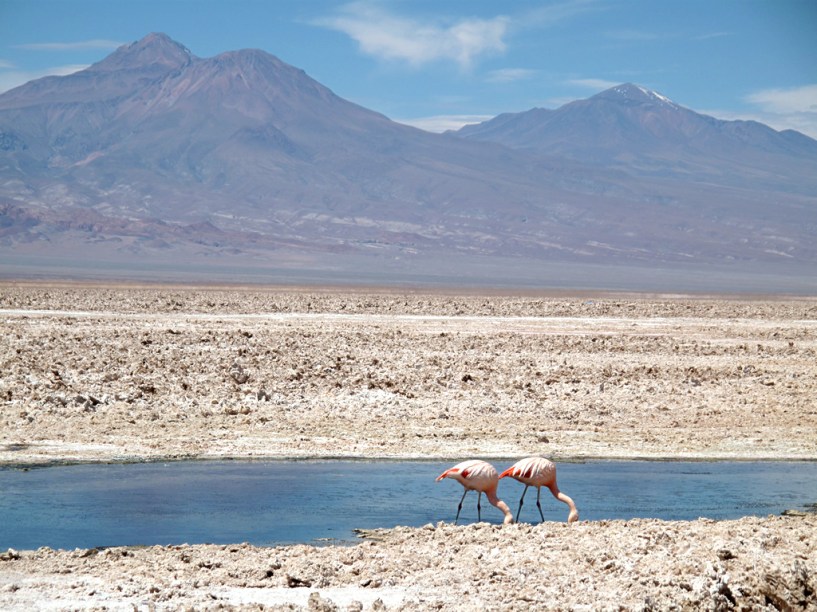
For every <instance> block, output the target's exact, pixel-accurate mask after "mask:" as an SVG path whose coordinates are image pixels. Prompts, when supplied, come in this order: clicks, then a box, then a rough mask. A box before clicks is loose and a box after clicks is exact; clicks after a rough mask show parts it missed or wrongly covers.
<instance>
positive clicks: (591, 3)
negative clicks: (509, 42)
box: [517, 0, 609, 28]
mask: <svg viewBox="0 0 817 612" xmlns="http://www.w3.org/2000/svg"><path fill="white" fill-rule="evenodd" d="M608 8H609V3H605V2H603V1H602V0H564V1H563V2H553V3H548V4H545V5H544V6H540V7H537V8H534V9H530V10H528V11H526V12H524V13H522V14H521V16H520V18H519V19H517V21H518V22H519V26H520V27H535V28H539V27H542V26H551V25H555V24H557V23H560V22H563V21H566V20H568V19H571V18H573V17H575V16H577V15H582V14H584V13H587V12H589V11H599V10H606V9H608Z"/></svg>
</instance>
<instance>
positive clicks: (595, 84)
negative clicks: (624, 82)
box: [567, 79, 621, 91]
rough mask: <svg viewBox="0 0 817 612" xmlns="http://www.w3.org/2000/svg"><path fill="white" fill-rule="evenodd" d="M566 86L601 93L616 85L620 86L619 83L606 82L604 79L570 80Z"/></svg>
mask: <svg viewBox="0 0 817 612" xmlns="http://www.w3.org/2000/svg"><path fill="white" fill-rule="evenodd" d="M567 84H568V85H576V86H577V87H583V88H585V89H592V90H593V91H603V90H605V89H610V88H611V87H615V86H616V85H621V82H620V81H608V80H606V79H570V80H568V81H567Z"/></svg>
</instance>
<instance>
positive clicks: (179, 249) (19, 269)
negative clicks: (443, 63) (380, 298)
mask: <svg viewBox="0 0 817 612" xmlns="http://www.w3.org/2000/svg"><path fill="white" fill-rule="evenodd" d="M815 228H817V142H815V141H813V140H811V139H809V138H807V137H805V136H803V135H802V134H798V133H796V132H790V131H789V132H776V131H774V130H772V129H771V128H768V127H766V126H763V125H761V124H757V123H751V122H726V121H719V120H717V119H714V118H711V117H706V116H704V115H699V114H697V113H694V112H693V111H690V110H688V109H683V108H682V107H680V106H678V105H676V104H674V103H672V102H671V101H669V100H667V99H666V98H664V97H663V96H661V95H659V94H656V93H654V92H650V91H648V90H645V89H643V88H640V87H638V86H636V85H630V84H627V85H622V86H620V87H616V88H613V89H611V90H608V91H606V92H603V93H601V94H598V95H597V96H594V97H592V98H590V99H588V100H579V101H576V102H573V103H571V104H568V105H565V106H564V107H562V108H560V109H557V110H545V109H534V110H531V111H528V112H526V113H518V114H507V115H501V116H499V117H497V118H495V119H492V120H491V121H488V122H486V123H483V124H480V125H477V126H468V127H466V128H463V129H462V130H460V131H459V132H458V133H456V134H431V133H427V132H423V131H421V130H417V129H414V128H411V127H408V126H405V125H401V124H398V123H395V122H393V121H391V120H389V119H388V118H386V117H384V116H383V115H381V114H379V113H376V112H374V111H370V110H368V109H365V108H362V107H360V106H358V105H355V104H353V103H351V102H348V101H346V100H344V99H342V98H340V97H338V96H337V95H335V94H334V93H333V92H332V91H330V90H329V89H327V88H326V87H324V86H323V85H321V84H320V83H318V82H316V81H315V80H313V79H311V78H310V77H309V76H307V75H306V74H305V73H304V72H303V71H302V70H299V69H297V68H294V67H292V66H289V65H288V64H286V63H284V62H282V61H281V60H279V59H278V58H276V57H274V56H272V55H269V54H268V53H265V52H263V51H259V50H242V51H231V52H227V53H223V54H220V55H218V56H216V57H212V58H198V57H196V56H194V55H192V54H191V53H190V51H189V50H187V49H186V48H185V47H184V46H183V45H181V44H179V43H177V42H175V41H173V40H171V39H170V38H169V37H167V36H166V35H164V34H150V35H148V36H146V37H145V38H143V39H142V40H140V41H137V42H135V43H133V44H130V45H125V46H123V47H121V48H120V49H118V50H116V51H115V52H114V53H112V54H111V55H110V56H108V57H107V58H105V59H103V60H102V61H101V62H99V63H97V64H94V65H93V66H91V67H89V68H88V69H86V70H83V71H80V72H77V73H75V74H72V75H69V76H64V77H46V78H43V79H39V80H36V81H32V82H30V83H27V84H25V85H23V86H21V87H18V88H16V89H14V90H11V91H9V92H6V93H5V94H2V95H0V274H2V275H6V276H9V275H15V274H34V275H38V274H56V275H80V276H82V275H91V276H94V275H101V276H121V277H125V278H130V277H134V276H138V277H141V278H151V277H153V276H161V275H164V276H173V277H174V278H189V277H192V276H191V275H193V276H195V275H196V274H198V275H199V276H200V277H204V278H213V279H216V278H222V279H225V278H226V279H231V278H232V279H238V278H239V277H241V275H242V274H243V275H244V277H246V278H247V279H250V278H252V279H255V280H265V279H266V280H269V279H274V278H275V277H276V275H277V277H286V279H288V280H290V281H293V280H294V281H297V280H298V279H299V278H308V277H309V278H313V279H315V280H316V281H320V282H323V281H325V280H328V281H332V280H336V281H340V280H344V281H346V282H377V283H390V284H393V283H401V282H421V283H424V282H439V283H460V284H462V283H465V284H469V283H481V284H503V285H515V284H516V285H535V286H540V285H548V284H550V285H554V284H555V285H561V286H574V287H575V286H583V287H602V288H615V287H619V286H620V287H632V286H634V284H638V285H644V286H643V287H642V288H648V286H650V283H652V286H658V285H666V286H667V287H666V288H672V287H674V286H676V285H674V284H673V283H676V284H677V283H687V284H688V285H689V286H690V287H692V288H694V285H695V279H696V278H700V275H701V273H704V275H708V278H716V277H717V278H719V279H722V278H723V275H724V274H726V275H727V277H728V276H730V275H732V276H733V278H734V279H743V278H745V279H746V281H745V283H744V284H745V285H746V287H748V286H749V285H753V284H759V285H761V286H768V285H766V281H765V280H764V281H762V282H757V279H760V278H761V277H762V278H764V279H767V280H768V279H783V278H785V279H788V280H786V282H783V283H782V284H781V283H778V284H779V285H780V287H778V289H776V290H784V289H785V287H787V286H790V287H791V288H793V290H797V291H801V290H803V287H810V286H811V285H810V283H813V282H814V279H813V278H812V277H811V275H810V274H809V270H814V269H817V241H815V240H814V236H815ZM614 269H615V270H618V272H615V271H614ZM237 270H243V272H236V271H237ZM662 270H675V271H676V272H675V273H673V274H674V276H673V274H670V275H669V276H667V275H664V274H663V273H662V272H661V271H662ZM715 270H717V273H716V272H714V271H715ZM707 271H708V272H707ZM763 271H766V272H767V276H762V275H760V274H761V272H763ZM781 271H782V272H781ZM759 275H760V276H759ZM673 278H676V279H678V280H677V282H676V281H673V280H672V279H673ZM615 279H619V280H615ZM650 279H653V280H652V281H650ZM655 279H657V281H656V280H655ZM684 279H686V280H684ZM752 279H755V280H752ZM656 282H657V283H658V285H656ZM707 282H709V281H707ZM735 282H738V281H735ZM740 282H744V281H740ZM689 283H691V284H689ZM720 283H721V281H720V280H718V281H717V282H714V284H713V283H712V282H709V284H710V285H713V286H721V284H720ZM746 283H748V284H746ZM786 283H788V285H786ZM704 284H706V283H704ZM733 284H734V283H733ZM738 284H739V283H738ZM701 286H702V285H701ZM814 286H815V287H817V284H815V285H814ZM736 287H737V285H736ZM738 288H739V287H738ZM756 288H757V287H752V289H753V290H754V289H756Z"/></svg>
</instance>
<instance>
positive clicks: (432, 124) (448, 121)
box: [395, 115, 493, 133]
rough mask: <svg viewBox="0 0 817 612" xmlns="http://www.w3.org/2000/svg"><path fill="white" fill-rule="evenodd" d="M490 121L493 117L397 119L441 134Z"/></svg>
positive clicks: (467, 116) (438, 116) (444, 116)
mask: <svg viewBox="0 0 817 612" xmlns="http://www.w3.org/2000/svg"><path fill="white" fill-rule="evenodd" d="M488 119H493V115H435V116H433V117H419V118H417V119H395V121H396V122H398V123H402V124H404V125H410V126H412V127H416V128H419V129H421V130H425V131H426V132H437V133H441V132H445V131H446V130H458V129H460V128H461V127H462V126H464V125H470V124H472V123H482V122H483V121H487V120H488Z"/></svg>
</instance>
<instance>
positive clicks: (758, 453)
mask: <svg viewBox="0 0 817 612" xmlns="http://www.w3.org/2000/svg"><path fill="white" fill-rule="evenodd" d="M0 321H1V322H2V323H0V325H2V330H0V331H2V334H0V368H1V370H0V371H2V373H3V374H2V377H0V462H1V463H2V464H5V465H29V466H30V465H34V464H50V463H54V462H65V461H131V460H151V459H168V458H188V457H191V458H193V457H195V458H208V457H213V458H215V457H246V458H250V457H253V458H258V457H367V458H378V457H388V458H412V457H440V458H448V459H451V460H452V461H454V460H460V459H465V458H470V457H480V458H488V459H490V458H491V457H513V456H520V457H522V456H527V455H531V454H537V455H544V456H548V457H551V458H553V459H555V460H557V461H558V460H559V459H566V458H581V457H601V458H633V457H643V458H668V459H690V458H708V459H726V458H728V459H789V460H791V459H802V460H817V401H815V399H814V398H815V397H817V388H816V387H817V300H814V299H727V298H722V297H720V298H719V297H696V298H691V297H684V296H632V295H590V294H585V295H578V296H568V295H555V294H547V295H546V294H541V295H536V294H527V295H516V296H512V295H500V294H493V295H479V294H476V293H471V294H466V295H453V294H451V295H448V294H445V293H443V292H439V291H437V292H422V291H409V290H394V291H385V290H351V289H342V290H330V289H325V290H321V289H317V288H310V289H303V288H300V289H299V288H290V289H276V290H272V289H270V290H264V289H258V288H196V287H158V286H157V287H138V286H130V287H124V286H123V287H113V286H102V285H72V284H64V285H59V284H49V285H46V284H36V283H8V282H7V283H4V284H2V285H0ZM571 495H573V496H574V497H575V498H577V503H579V507H580V508H581V503H580V500H581V492H580V491H579V492H573V491H572V492H571ZM814 497H815V501H817V492H815V493H814ZM815 527H817V520H815V517H814V516H813V515H806V516H785V517H766V518H746V519H741V520H739V521H719V522H713V521H707V520H699V521H693V522H664V521H654V520H636V521H601V522H587V521H580V522H579V523H578V524H575V525H572V526H569V527H568V526H567V525H565V524H560V523H546V524H543V525H538V526H530V525H525V524H523V525H515V526H505V527H500V526H496V525H487V524H479V525H466V526H457V527H454V526H452V525H449V524H444V523H441V524H438V525H436V526H431V525H429V526H427V527H425V528H421V529H408V528H405V529H404V528H398V529H394V530H389V531H383V532H376V533H372V534H368V535H369V537H368V538H367V539H365V540H364V541H362V542H361V543H360V544H358V545H356V546H352V547H332V546H328V547H320V548H316V547H312V546H287V547H275V548H255V547H252V546H249V545H242V544H238V543H236V545H235V546H226V547H222V546H181V547H151V548H122V549H117V548H114V549H106V550H103V551H96V550H90V551H52V550H49V549H40V550H38V551H20V552H17V551H9V552H7V553H3V554H2V555H0V608H2V609H18V610H26V609H31V608H32V607H40V608H50V609H75V608H97V609H100V608H109V609H132V607H133V606H137V607H144V608H145V609H148V608H149V607H150V606H155V607H157V608H159V609H177V608H178V609H184V608H186V607H192V608H195V609H202V608H209V609H218V608H219V607H221V608H223V607H228V608H230V607H245V608H247V609H254V608H257V607H259V606H272V607H275V606H281V607H285V608H290V607H298V606H306V607H311V608H313V609H332V606H339V607H340V608H341V609H346V608H348V607H351V608H360V607H363V608H366V609H370V608H378V607H381V606H385V607H387V608H401V609H430V608H442V609H463V610H465V609H479V608H484V607H489V608H490V607H493V608H497V609H509V610H510V609H543V608H544V609H553V608H563V609H598V608H609V609H618V608H617V606H623V607H624V609H669V608H672V607H673V606H676V607H677V608H678V609H732V608H734V609H763V608H764V607H765V606H770V608H769V609H774V608H778V609H784V608H785V607H786V606H789V607H790V608H791V609H817V604H815V592H817V577H815V575H816V573H817V562H815V558H817V554H815V551H814V548H815V545H816V544H815V542H817V539H816V536H815V535H814V534H815V533H817V529H815Z"/></svg>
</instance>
